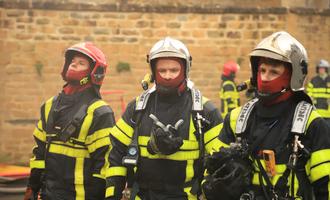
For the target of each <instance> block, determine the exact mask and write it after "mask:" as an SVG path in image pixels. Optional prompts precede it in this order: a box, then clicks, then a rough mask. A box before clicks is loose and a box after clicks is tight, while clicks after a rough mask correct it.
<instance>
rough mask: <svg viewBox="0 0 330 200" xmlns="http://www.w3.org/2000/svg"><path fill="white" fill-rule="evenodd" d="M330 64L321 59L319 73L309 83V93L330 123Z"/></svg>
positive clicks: (320, 112) (317, 108) (319, 111)
mask: <svg viewBox="0 0 330 200" xmlns="http://www.w3.org/2000/svg"><path fill="white" fill-rule="evenodd" d="M329 69H330V65H329V62H328V61H326V60H324V59H321V60H320V61H319V62H318V63H317V65H316V73H317V75H316V76H315V77H313V78H312V80H311V81H310V82H309V83H308V85H307V93H308V95H310V96H311V97H312V99H313V103H314V105H315V107H316V110H317V112H318V113H319V114H320V115H321V116H322V117H323V118H324V119H325V120H327V121H328V122H329V123H330V76H329Z"/></svg>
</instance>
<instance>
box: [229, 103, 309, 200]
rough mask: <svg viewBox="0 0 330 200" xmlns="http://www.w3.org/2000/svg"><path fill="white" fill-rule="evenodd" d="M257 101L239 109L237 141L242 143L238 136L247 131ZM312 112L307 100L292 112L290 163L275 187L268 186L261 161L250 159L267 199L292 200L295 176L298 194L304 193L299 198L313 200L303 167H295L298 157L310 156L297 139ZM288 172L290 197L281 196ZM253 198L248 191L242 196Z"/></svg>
mask: <svg viewBox="0 0 330 200" xmlns="http://www.w3.org/2000/svg"><path fill="white" fill-rule="evenodd" d="M257 101H258V99H257V98H255V99H252V100H251V101H249V102H248V103H247V104H245V105H244V106H243V107H242V110H241V112H240V114H239V116H238V119H237V124H236V130H235V132H236V136H237V137H236V141H237V142H239V141H242V139H241V134H242V133H244V131H245V129H246V125H247V121H248V118H249V115H250V114H251V111H252V110H253V107H254V106H255V103H256V102H257ZM312 109H313V106H312V105H311V104H310V103H308V102H306V101H300V102H299V103H298V104H297V106H296V108H295V113H294V117H293V121H292V127H291V134H292V136H293V140H292V152H291V154H290V157H289V161H288V163H287V168H286V170H285V171H284V173H283V175H282V176H281V177H280V178H279V180H278V181H277V183H276V184H275V186H274V185H273V184H272V183H271V181H270V178H269V176H268V175H267V172H266V171H265V169H264V167H263V166H262V164H261V161H260V159H259V158H258V157H257V156H253V159H255V160H256V161H257V164H258V168H259V170H260V173H259V183H260V185H261V187H262V190H263V193H264V195H265V197H266V200H294V199H295V194H294V181H295V178H294V175H295V174H296V175H297V178H298V181H299V183H300V186H301V188H300V191H299V192H301V193H303V194H302V196H303V197H304V199H305V198H306V199H312V198H313V192H312V189H311V187H310V183H309V181H308V178H307V176H306V172H305V170H304V169H303V168H301V166H298V165H297V162H298V158H299V157H300V156H305V157H309V156H310V152H309V151H308V150H307V149H306V148H305V147H304V145H303V144H302V143H301V141H300V136H301V135H302V134H304V133H305V130H306V126H307V121H308V119H309V116H310V114H311V112H312ZM301 152H302V153H301ZM290 172H292V176H291V177H293V178H291V194H289V192H284V193H283V190H284V191H287V189H288V188H287V182H288V178H289V175H290ZM264 180H265V181H266V185H264V184H263V183H264ZM269 192H270V194H269ZM254 198H255V196H254V192H253V191H249V192H248V193H243V194H242V195H241V199H242V200H253V199H254Z"/></svg>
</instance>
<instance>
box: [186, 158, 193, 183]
mask: <svg viewBox="0 0 330 200" xmlns="http://www.w3.org/2000/svg"><path fill="white" fill-rule="evenodd" d="M194 175H195V173H194V160H187V166H186V179H185V182H188V181H191V179H192V178H193V177H194Z"/></svg>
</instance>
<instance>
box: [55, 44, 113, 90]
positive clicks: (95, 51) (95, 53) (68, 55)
mask: <svg viewBox="0 0 330 200" xmlns="http://www.w3.org/2000/svg"><path fill="white" fill-rule="evenodd" d="M76 53H81V54H83V55H85V56H86V57H88V58H89V59H90V61H91V73H90V79H91V82H92V84H95V85H102V82H103V79H104V77H105V72H106V69H107V66H108V65H107V62H106V58H105V55H104V53H103V52H102V51H101V50H100V49H99V48H97V47H96V46H95V45H94V44H93V43H92V42H83V43H78V44H75V45H73V46H71V47H69V48H68V49H67V50H66V51H65V63H64V66H63V70H62V73H61V75H62V78H63V80H65V74H66V71H67V70H68V67H69V65H70V63H71V60H72V58H73V56H74V55H75V54H76ZM65 81H66V80H65Z"/></svg>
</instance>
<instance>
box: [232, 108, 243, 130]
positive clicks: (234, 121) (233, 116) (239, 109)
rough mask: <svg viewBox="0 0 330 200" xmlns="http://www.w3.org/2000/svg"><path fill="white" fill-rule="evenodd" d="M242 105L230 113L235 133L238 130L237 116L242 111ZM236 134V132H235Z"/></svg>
mask: <svg viewBox="0 0 330 200" xmlns="http://www.w3.org/2000/svg"><path fill="white" fill-rule="evenodd" d="M241 109H242V107H238V108H236V109H234V110H232V111H231V113H230V128H231V130H232V131H233V133H235V131H236V122H237V118H238V115H239V113H240V112H241ZM235 136H236V134H235Z"/></svg>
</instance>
